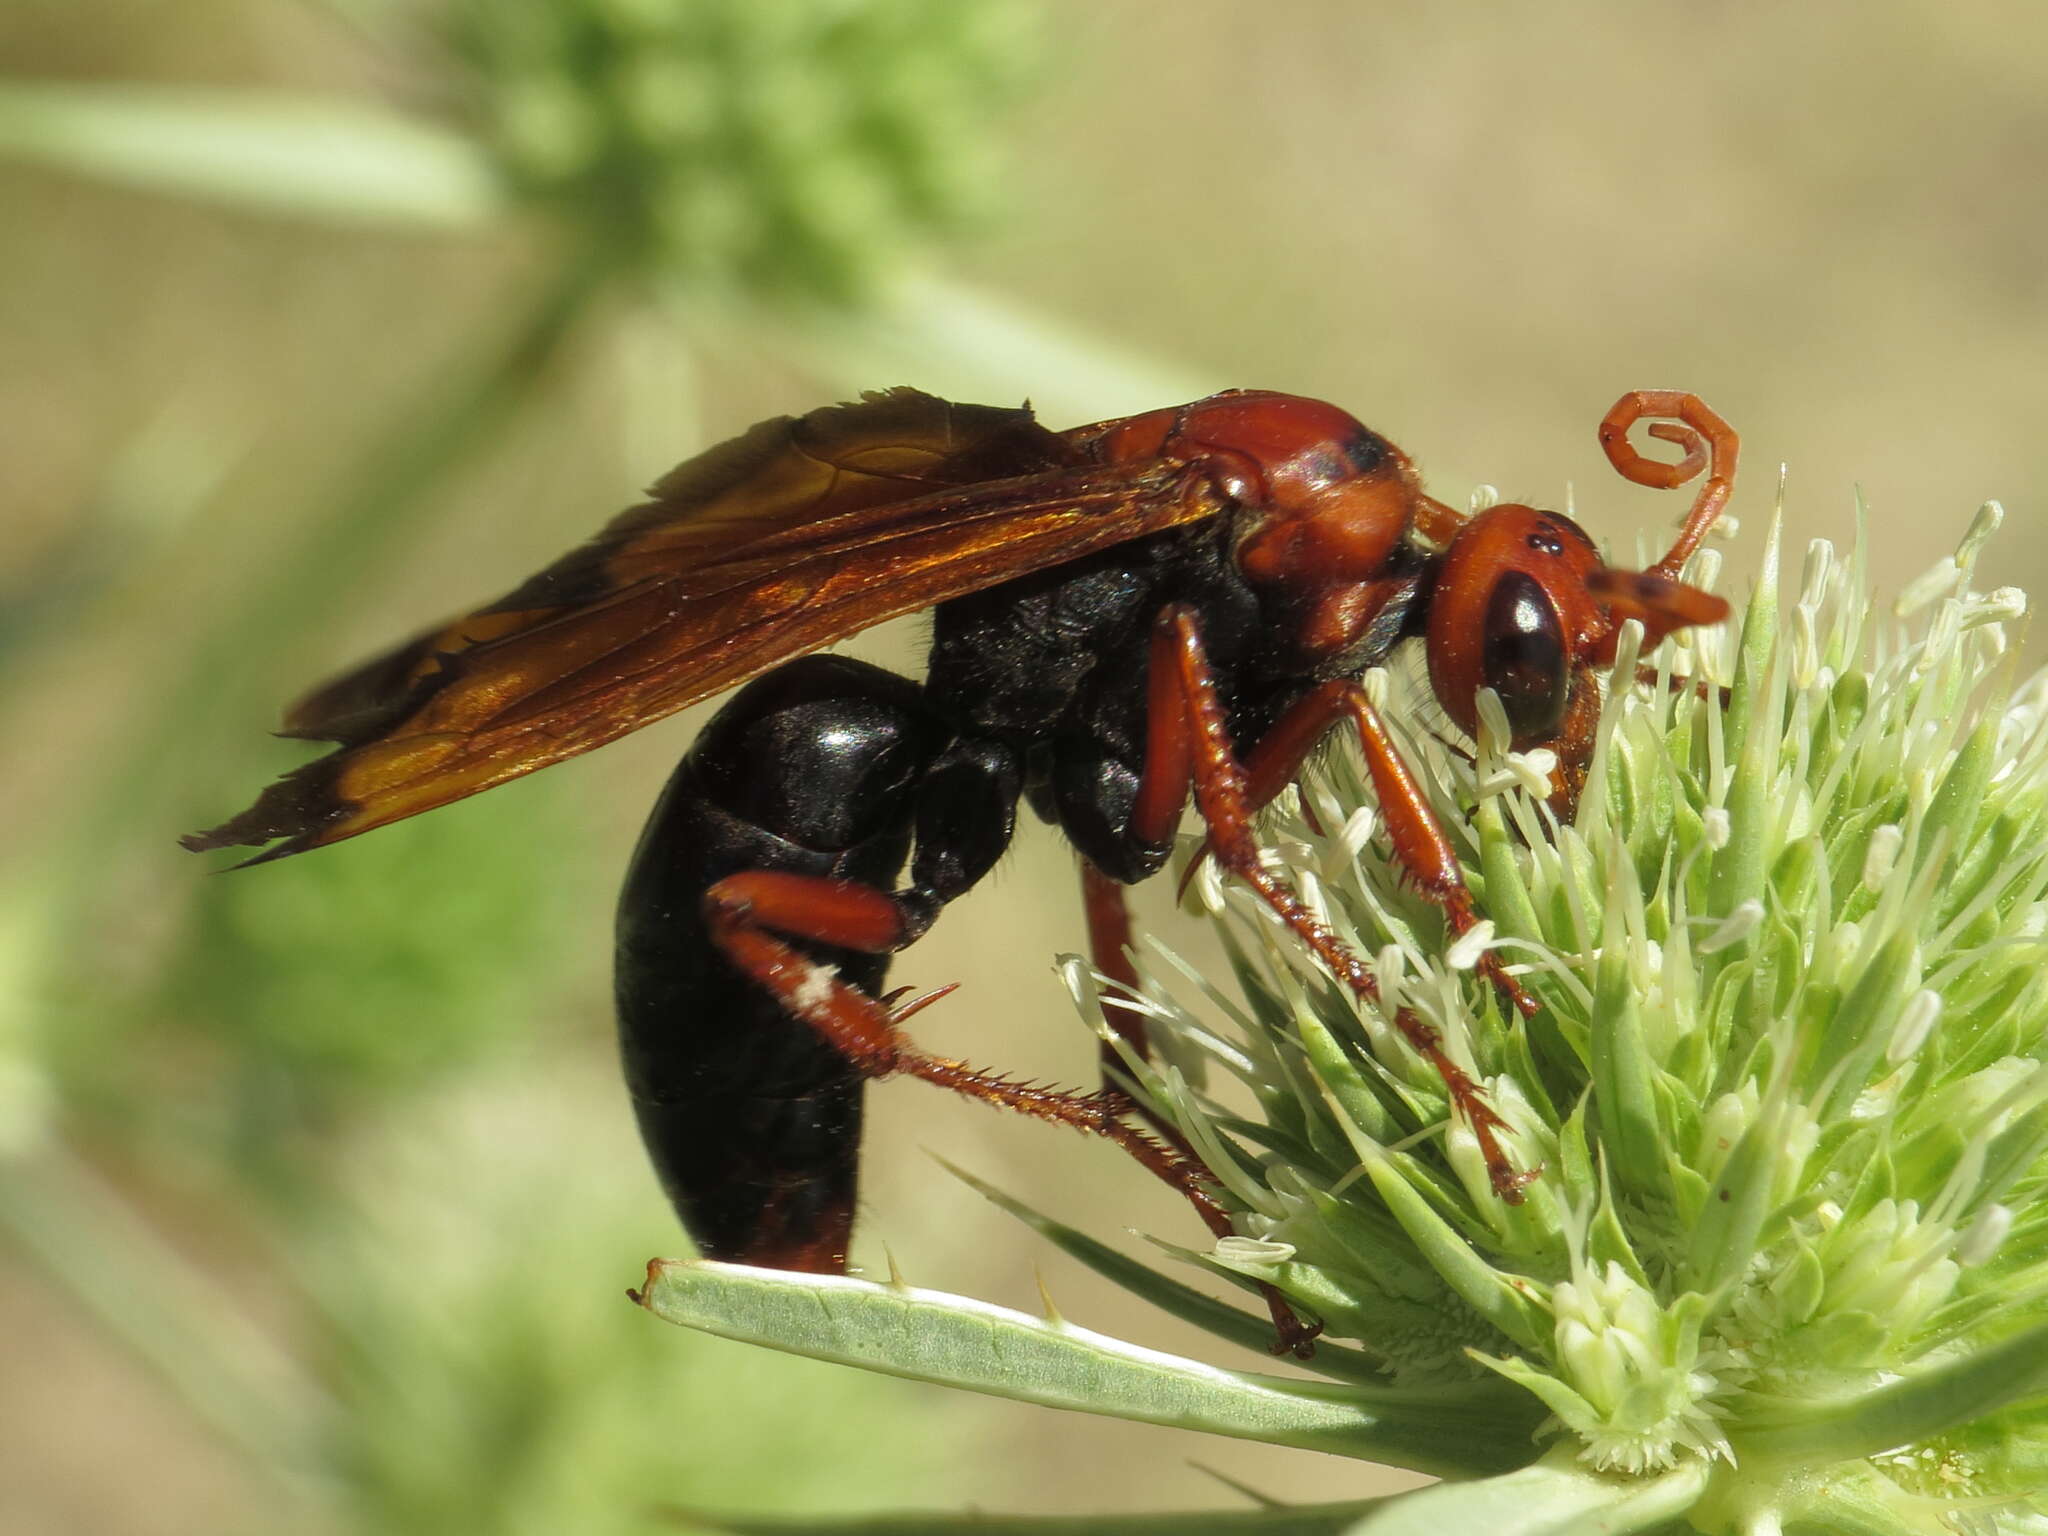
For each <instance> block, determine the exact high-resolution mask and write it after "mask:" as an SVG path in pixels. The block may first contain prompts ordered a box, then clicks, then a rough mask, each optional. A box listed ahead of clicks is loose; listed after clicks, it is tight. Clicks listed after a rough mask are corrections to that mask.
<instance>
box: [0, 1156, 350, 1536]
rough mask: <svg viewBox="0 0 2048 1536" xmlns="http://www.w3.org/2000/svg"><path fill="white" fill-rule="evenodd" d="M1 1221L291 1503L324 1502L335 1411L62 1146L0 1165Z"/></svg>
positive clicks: (242, 1314) (234, 1305) (238, 1305)
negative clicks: (319, 1453)
mask: <svg viewBox="0 0 2048 1536" xmlns="http://www.w3.org/2000/svg"><path fill="white" fill-rule="evenodd" d="M0 1222H4V1224H5V1226H6V1228H7V1231H8V1232H9V1233H10V1235H11V1236H12V1237H13V1239H14V1245H15V1247H16V1248H17V1250H18V1251H19V1252H20V1253H21V1254H22V1255H24V1256H25V1257H27V1258H29V1259H31V1260H33V1261H34V1262H35V1263H36V1264H37V1266H39V1267H40V1268H41V1269H42V1270H43V1272H44V1273H45V1274H46V1275H47V1276H48V1277H49V1278H50V1279H51V1280H52V1281H53V1282H54V1284H55V1287H56V1289H57V1290H59V1291H61V1292H62V1293H63V1294H65V1295H67V1296H69V1297H70V1298H71V1299H72V1300H73V1301H74V1302H76V1303H77V1304H78V1305H79V1306H80V1307H81V1308H82V1309H83V1310H84V1311H85V1312H86V1313H87V1314H89V1315H90V1317H91V1318H92V1320H93V1321H94V1322H95V1323H97V1324H98V1325H99V1326H100V1327H101V1328H102V1329H104V1330H105V1331H106V1333H107V1334H108V1335H109V1336H110V1337H112V1338H115V1339H118V1340H119V1341H120V1342H121V1343H122V1344H123V1345H124V1346H125V1347H126V1348H127V1349H128V1350H129V1352H130V1353H131V1354H132V1355H133V1356H134V1357H135V1358H136V1359H137V1360H139V1361H141V1362H142V1363H143V1364H144V1365H146V1366H148V1367H149V1368H150V1369H151V1371H152V1372H154V1374H155V1375H156V1376H157V1378H158V1379H159V1380H160V1381H161V1382H162V1383H163V1384H164V1385H165V1386H166V1387H168V1388H169V1389H170V1390H171V1392H172V1393H173V1394H174V1395H176V1397H177V1398H178V1399H179V1400H180V1401H181V1402H183V1403H184V1404H185V1405H186V1406H187V1407H188V1408H190V1409H191V1410H192V1413H193V1415H194V1416H195V1417H196V1418H197V1419H199V1420H200V1422H202V1423H203V1424H205V1425H206V1426H207V1427H208V1428H209V1429H211V1430H213V1431H214V1432H215V1433H217V1434H218V1435H220V1436H221V1437H222V1438H223V1439H224V1440H225V1441H226V1442H227V1443H228V1444H229V1445H230V1446H231V1447H232V1448H234V1449H235V1450H237V1451H239V1452H241V1453H242V1454H243V1455H244V1456H245V1458H246V1460H247V1461H248V1463H249V1464H250V1465H251V1466H255V1467H260V1468H261V1469H262V1470H263V1472H264V1474H265V1475H266V1476H267V1477H269V1478H271V1479H272V1480H273V1481H274V1482H275V1483H277V1484H278V1485H279V1486H280V1487H281V1488H282V1489H283V1490H284V1491H285V1492H287V1493H288V1494H290V1495H291V1496H293V1498H294V1499H296V1500H299V1501H303V1502H306V1503H308V1504H320V1503H324V1502H326V1501H327V1500H326V1493H325V1490H324V1489H323V1486H322V1485H323V1483H324V1479H322V1478H321V1477H320V1476H319V1475H318V1474H317V1473H316V1472H315V1471H314V1470H313V1469H314V1467H315V1466H316V1462H315V1459H314V1455H313V1452H314V1449H315V1446H316V1445H317V1443H318V1439H319V1436H320V1432H321V1425H322V1424H323V1423H324V1422H325V1421H326V1420H327V1419H328V1418H330V1417H331V1415H332V1414H333V1412H334V1404H333V1402H332V1400H331V1399H330V1398H329V1396H328V1395H327V1393H326V1391H325V1390H324V1389H323V1388H322V1387H321V1386H320V1385H319V1383H318V1382H316V1381H315V1380H314V1379H313V1378H312V1377H311V1376H310V1375H309V1374H308V1373H307V1372H306V1371H305V1370H304V1369H303V1368H302V1367H301V1366H300V1364H299V1362H298V1361H296V1360H294V1359H293V1358H292V1357H291V1356H290V1355H288V1354H287V1353H285V1352H284V1351H283V1350H281V1349H279V1348H278V1347H277V1345H276V1343H275V1342H274V1341H273V1340H272V1339H271V1338H270V1336H269V1335H268V1334H267V1333H266V1332H265V1331H264V1330H263V1329H262V1328H260V1327H258V1326H256V1325H255V1324H253V1323H252V1322H251V1321H250V1319H249V1317H248V1313H247V1309H246V1307H245V1306H244V1304H243V1303H242V1302H240V1301H239V1300H238V1299H237V1298H235V1297H233V1296H230V1295H229V1294H228V1293H227V1292H225V1291H224V1290H222V1289H221V1287H220V1286H219V1285H217V1284H216V1283H215V1282H214V1281H213V1280H212V1279H211V1278H209V1277H208V1276H207V1275H206V1274H205V1273H203V1272H202V1271H201V1270H199V1269H198V1268H197V1267H196V1266H194V1265H193V1264H192V1263H191V1262H190V1261H189V1260H187V1259H186V1257H185V1256H184V1255H183V1254H182V1253H180V1252H179V1251H178V1250H177V1249H176V1248H174V1247H172V1246H171V1245H170V1244H168V1243H166V1242H165V1241H164V1240H163V1238H162V1237H161V1236H160V1235H159V1234H158V1232H157V1230H156V1229H155V1228H154V1227H152V1226H151V1225H150V1224H149V1223H148V1222H146V1221H144V1220H143V1219H142V1218H141V1217H140V1216H139V1215H138V1214H137V1213H136V1211H135V1209H134V1207H133V1206H132V1205H131V1204H130V1203H129V1202H128V1201H127V1200H126V1199H125V1198H123V1197H122V1195H121V1194H120V1193H119V1192H118V1191H116V1190H115V1189H113V1188H112V1187H111V1186H109V1185H108V1184H107V1183H106V1181H105V1180H103V1179H102V1178H100V1176H99V1175H98V1174H97V1173H96V1172H95V1171H94V1170H93V1169H92V1168H91V1167H90V1166H88V1165H87V1164H86V1163H84V1162H83V1161H81V1160H80V1159H79V1158H78V1157H76V1156H75V1155H74V1154H73V1153H71V1152H70V1151H69V1150H68V1149H67V1148H65V1147H64V1146H63V1145H62V1143H61V1142H58V1141H56V1140H51V1141H49V1142H48V1143H46V1144H45V1145H43V1146H42V1147H40V1148H39V1149H37V1150H36V1151H35V1152H33V1153H31V1154H28V1155H25V1156H20V1157H10V1158H8V1159H6V1160H5V1161H4V1162H0Z"/></svg>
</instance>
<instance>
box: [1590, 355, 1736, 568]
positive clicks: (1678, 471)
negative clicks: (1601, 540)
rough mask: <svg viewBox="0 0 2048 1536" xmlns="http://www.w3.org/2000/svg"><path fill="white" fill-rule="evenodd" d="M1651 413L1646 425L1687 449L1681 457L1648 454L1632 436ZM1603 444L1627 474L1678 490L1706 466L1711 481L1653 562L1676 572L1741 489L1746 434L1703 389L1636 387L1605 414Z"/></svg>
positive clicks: (1661, 437) (1617, 467) (1652, 433)
mask: <svg viewBox="0 0 2048 1536" xmlns="http://www.w3.org/2000/svg"><path fill="white" fill-rule="evenodd" d="M1646 417H1648V418H1653V419H1651V420H1650V423H1649V425H1648V426H1646V427H1645V428H1644V429H1643V430H1644V431H1645V432H1647V433H1648V434H1649V435H1650V436H1651V437H1654V438H1656V439H1657V440H1658V441H1660V442H1666V443H1671V444H1674V445H1676V446H1677V448H1678V450H1679V451H1680V453H1681V454H1682V455H1683V457H1682V458H1680V459H1679V460H1678V461H1677V462H1676V463H1671V464H1667V463H1664V462H1663V461H1662V460H1659V459H1652V458H1646V457H1644V455H1643V454H1642V453H1641V452H1639V451H1638V450H1637V449H1636V447H1635V446H1634V444H1632V443H1630V442H1629V440H1628V431H1629V428H1630V427H1633V426H1634V425H1635V424H1636V423H1637V422H1639V421H1642V420H1643V419H1644V418H1646ZM1600 447H1601V449H1602V451H1603V452H1605V453H1606V455H1607V462H1608V463H1610V464H1612V465H1613V466H1614V468H1615V470H1616V472H1617V473H1619V474H1620V475H1621V476H1622V477H1623V478H1624V479H1628V480H1633V481H1634V482H1635V483H1636V484H1637V485H1647V486H1651V487H1653V488H1654V489H1656V490H1660V491H1669V490H1675V489H1676V488H1677V487H1679V486H1681V485H1683V484H1685V482H1686V481H1688V480H1690V479H1692V478H1693V476H1695V475H1697V474H1698V473H1699V472H1700V471H1701V470H1702V469H1704V470H1706V472H1707V478H1706V483H1705V484H1703V485H1702V486H1701V487H1700V492H1699V495H1698V496H1697V497H1695V498H1694V500H1693V504H1692V510H1691V511H1690V512H1688V513H1686V515H1685V523H1684V526H1682V527H1681V528H1680V529H1679V530H1678V538H1677V540H1676V541H1675V542H1674V543H1673V544H1672V546H1671V548H1670V550H1669V551H1668V552H1667V553H1666V554H1665V556H1664V558H1663V559H1662V560H1659V561H1658V562H1657V563H1656V564H1655V565H1653V566H1651V567H1650V569H1651V570H1652V571H1654V572H1656V573H1657V574H1658V575H1661V576H1676V575H1677V574H1678V573H1679V571H1680V570H1681V569H1682V568H1683V567H1684V565H1685V562H1686V561H1687V560H1689V559H1690V558H1691V557H1692V552H1693V551H1694V550H1696V549H1698V548H1699V547H1700V540H1701V539H1703V538H1705V537H1706V536H1707V530H1708V529H1709V528H1711V527H1713V526H1714V520H1715V519H1716V518H1717V517H1719V516H1720V515H1721V508H1722V507H1723V506H1725V505H1727V502H1728V494H1729V492H1731V491H1733V490H1734V489H1735V456H1736V452H1737V450H1738V449H1739V448H1740V447H1741V439H1740V438H1738V437H1737V436H1736V435H1735V429H1734V428H1733V427H1731V426H1729V425H1728V423H1727V422H1725V421H1723V420H1722V419H1721V418H1720V417H1719V416H1717V415H1715V414H1714V413H1713V411H1711V410H1709V409H1708V407H1707V404H1706V402H1705V401H1703V400H1701V399H1700V397H1699V396H1698V395H1689V394H1686V393H1685V392H1684V391H1683V390H1677V389H1636V390H1631V391H1629V393H1627V394H1625V395H1623V396H1622V397H1621V398H1620V399H1619V400H1617V401H1615V402H1614V408H1613V409H1612V410H1610V411H1609V412H1608V413H1607V414H1606V415H1605V416H1603V417H1601V418H1600Z"/></svg>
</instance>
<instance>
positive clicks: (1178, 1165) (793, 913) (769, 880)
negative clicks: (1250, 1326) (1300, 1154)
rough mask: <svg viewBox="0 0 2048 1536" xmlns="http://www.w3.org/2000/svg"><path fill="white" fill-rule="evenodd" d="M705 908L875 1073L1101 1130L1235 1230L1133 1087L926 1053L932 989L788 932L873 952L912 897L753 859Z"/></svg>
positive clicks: (801, 1008) (743, 953)
mask: <svg viewBox="0 0 2048 1536" xmlns="http://www.w3.org/2000/svg"><path fill="white" fill-rule="evenodd" d="M704 914H705V919H706V922H707V924H708V926H709V928H710V931H711V937H712V940H713V942H715V943H716V944H717V945H718V947H719V949H720V950H722V951H723V952H724V953H725V955H726V957H727V958H728V959H730V960H731V961H732V962H733V963H734V964H735V965H737V966H738V967H739V968H740V969H741V970H743V971H745V972H746V973H747V974H748V975H749V976H751V977H753V978H754V980H755V981H756V982H758V983H759V984H760V985H761V986H762V987H764V988H766V989H767V991H768V992H770V993H771V994H773V996H774V997H775V998H776V1000H777V1001H778V1002H780V1003H781V1004H782V1006H783V1007H784V1008H786V1009H788V1010H789V1012H790V1013H791V1014H792V1015H794V1016H795V1017H797V1018H799V1019H802V1020H803V1021H804V1022H805V1023H806V1024H808V1025H810V1026H811V1028H813V1029H815V1030H817V1031H818V1033H819V1034H821V1035H823V1036H824V1037H825V1038H826V1039H827V1040H829V1041H830V1042H831V1043H832V1044H833V1045H834V1046H836V1047H837V1048H838V1049H839V1050H840V1051H841V1052H843V1053H844V1054H845V1056H846V1058H847V1060H849V1061H851V1062H852V1063H853V1064H854V1065H855V1066H857V1067H858V1068H860V1070H861V1071H862V1072H863V1073H865V1074H866V1075H867V1076H869V1077H873V1078H884V1077H890V1076H893V1075H895V1074H896V1073H899V1072H902V1073H908V1074H909V1075H910V1076H912V1077H916V1078H921V1079H923V1080H924V1081H925V1082H928V1083H936V1084H937V1085H938V1086H940V1087H941V1088H950V1089H951V1090H953V1091H954V1092H955V1093H960V1094H964V1095H966V1096H967V1097H968V1098H971V1099H978V1100H980V1101H981V1102H982V1103H984V1104H994V1105H998V1106H1000V1107H1002V1108H1005V1109H1013V1110H1016V1111H1018V1112H1020V1113H1022V1114H1026V1115H1030V1116H1032V1117H1033V1118H1034V1119H1038V1120H1046V1121H1050V1122H1052V1123H1053V1124H1055V1125H1064V1126H1069V1127H1071V1128H1072V1129H1074V1130H1077V1131H1086V1132H1088V1133H1090V1134H1091V1135H1096V1136H1101V1137H1103V1138H1104V1139H1105V1140H1108V1141H1111V1142H1114V1143H1115V1144H1116V1145H1117V1146H1119V1147H1121V1148H1122V1149H1123V1150H1124V1151H1125V1152H1127V1153H1128V1154H1129V1155H1130V1156H1132V1157H1133V1158H1135V1159H1137V1161H1138V1162H1139V1163H1140V1164H1142V1165H1143V1166H1144V1167H1145V1169H1146V1170H1147V1171H1149V1172H1150V1173H1151V1174H1153V1176H1154V1177H1156V1178H1158V1179H1160V1180H1162V1181H1163V1182H1165V1183H1166V1184H1169V1185H1171V1186H1172V1187H1173V1188H1174V1189H1175V1190H1177V1191H1179V1192H1180V1194H1181V1195H1182V1196H1183V1197H1184V1198H1185V1199H1186V1200H1187V1201H1188V1203H1189V1204H1190V1205H1192V1206H1193V1207H1194V1208H1195V1212H1196V1214H1197V1215H1199V1216H1200V1217H1201V1218H1202V1221H1203V1222H1204V1223H1205V1224H1206V1225H1207V1226H1208V1228H1209V1230H1210V1231H1211V1232H1213V1233H1214V1234H1216V1236H1218V1237H1228V1236H1230V1235H1231V1234H1232V1233H1233V1232H1234V1231H1235V1230H1236V1229H1235V1227H1234V1226H1233V1224H1232V1222H1231V1219H1230V1213H1229V1212H1228V1211H1227V1210H1225V1209H1224V1207H1223V1205H1222V1203H1221V1202H1220V1201H1218V1200H1217V1198H1216V1196H1215V1194H1214V1193H1213V1191H1212V1189H1211V1182H1212V1181H1211V1178H1210V1174H1209V1170H1208V1169H1206V1168H1204V1167H1203V1166H1202V1165H1201V1163H1200V1162H1198V1161H1196V1160H1194V1159H1192V1158H1189V1157H1187V1156H1184V1155H1183V1154H1181V1153H1179V1152H1177V1151H1175V1150H1173V1149H1172V1148H1170V1147H1166V1146H1163V1145H1161V1144H1160V1143H1159V1142H1158V1141H1157V1140H1155V1139H1154V1138H1152V1137H1151V1136H1148V1135H1146V1134H1145V1133H1144V1132H1143V1131H1141V1130H1138V1129H1137V1128H1136V1127H1134V1126H1130V1125H1126V1124H1125V1123H1124V1122H1123V1121H1122V1120H1121V1119H1119V1118H1118V1116H1119V1115H1121V1114H1122V1113H1124V1112H1125V1111H1126V1110H1128V1109H1129V1108H1130V1099H1129V1098H1128V1097H1127V1096H1126V1095H1124V1094H1122V1093H1119V1092H1115V1091H1113V1090H1105V1091H1102V1092H1097V1093H1075V1092H1072V1091H1070V1090H1065V1089H1058V1088H1047V1087H1043V1086H1041V1085H1039V1084H1036V1083H1019V1082H1014V1081H1011V1080H1010V1079H1008V1078H1004V1077H1001V1076H999V1075H997V1074H995V1073H991V1072H984V1071H980V1070H978V1069H976V1068H974V1067H970V1066H968V1065H967V1064H966V1063H965V1062H960V1061H953V1060H951V1059H949V1058H947V1057H943V1056H931V1055H927V1054H926V1053H925V1052H923V1051H920V1050H919V1049H918V1048H917V1047H916V1046H914V1045H912V1044H911V1043H910V1041H909V1040H907V1039H906V1038H904V1036H903V1034H902V1033H901V1031H900V1030H899V1029H898V1025H899V1024H900V1022H901V1021H902V1019H903V1018H907V1017H908V1016H909V1015H910V1014H911V1013H914V1012H916V1011H917V1010H918V1009H919V1008H922V1007H923V1006H924V1005H925V1004H926V1003H927V1002H929V1001H932V1000H933V999H930V998H920V999H917V1000H915V1001H913V1002H912V1003H910V1004H908V1005H906V1006H905V1007H904V1008H902V1009H901V1010H900V1011H896V1012H892V1011H891V1010H890V1009H889V1008H888V1007H886V1006H884V1005H883V1004H881V1003H879V1002H877V1001H876V1000H875V999H874V998H871V997H869V996H868V995H867V994H866V993H864V992H861V991H859V990H858V989H857V988H854V987H851V986H849V985H847V984H846V983H845V982H844V981H841V980H840V979H839V976H838V974H837V973H836V972H835V971H833V970H832V968H831V967H829V966H823V965H820V964H818V963H817V962H816V961H814V960H812V959H810V958H809V957H808V956H806V955H804V954H802V953H801V952H800V951H798V950H797V949H795V948H794V947H792V946H791V945H790V944H788V943H787V942H785V940H784V939H783V938H782V937H780V935H788V936H789V937H792V938H806V939H814V940H817V941H818V942H820V943H825V944H834V945H838V946H841V947H843V948H847V949H861V950H868V951H871V952H874V953H881V952H883V951H886V950H890V949H895V948H898V947H899V946H901V945H902V944H903V942H904V941H905V940H906V939H907V938H908V937H909V934H908V932H907V931H906V928H905V925H904V917H903V912H902V909H901V908H900V907H899V906H898V905H897V903H896V901H895V899H894V898H893V897H891V896H890V895H889V894H888V893H887V892H886V891H879V890H876V889H874V888H873V887H871V886H865V885H856V884H853V883H850V882H847V881H842V880H827V879H820V878H817V877H814V876H810V875H792V874H784V873H779V872H775V871H769V870H753V871H749V872H746V873H743V874H737V875H728V876H727V877H726V878H725V879H723V880H720V881H719V882H718V883H717V884H716V885H713V886H712V887H711V888H710V890H708V891H706V892H705V893H704ZM1273 1321H1274V1325H1275V1326H1276V1328H1278V1330H1279V1335H1280V1339H1279V1349H1280V1350H1281V1351H1286V1352H1292V1353H1294V1354H1296V1355H1299V1356H1301V1357H1302V1358H1304V1359H1306V1358H1308V1356H1309V1355H1310V1354H1312V1353H1313V1351H1314V1343H1313V1341H1314V1338H1315V1335H1316V1333H1317V1332H1318V1331H1319V1330H1317V1329H1314V1328H1310V1327H1307V1326H1306V1325H1304V1324H1303V1323H1302V1322H1301V1321H1300V1320H1299V1319H1298V1318H1296V1317H1295V1316H1294V1314H1293V1313H1292V1312H1291V1311H1289V1310H1287V1308H1286V1307H1285V1305H1284V1303H1278V1302H1276V1303H1275V1311H1274V1318H1273Z"/></svg>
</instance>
